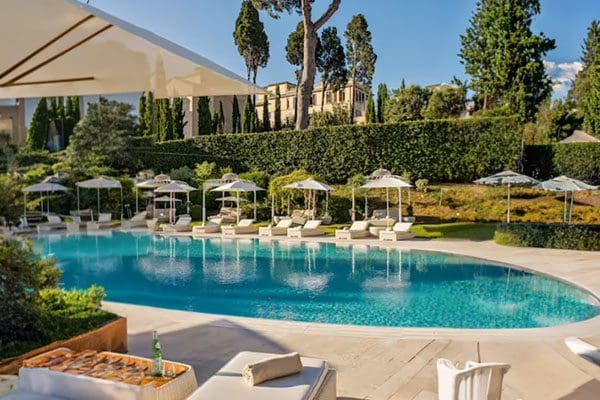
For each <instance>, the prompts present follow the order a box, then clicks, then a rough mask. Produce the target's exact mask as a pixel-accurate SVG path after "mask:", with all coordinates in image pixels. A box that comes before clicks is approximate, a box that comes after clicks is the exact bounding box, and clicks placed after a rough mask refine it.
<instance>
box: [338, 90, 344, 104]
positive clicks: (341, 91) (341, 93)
mask: <svg viewBox="0 0 600 400" xmlns="http://www.w3.org/2000/svg"><path fill="white" fill-rule="evenodd" d="M339 95H340V96H339V98H340V103H343V102H345V101H346V91H345V90H343V89H342V90H340V93H339Z"/></svg>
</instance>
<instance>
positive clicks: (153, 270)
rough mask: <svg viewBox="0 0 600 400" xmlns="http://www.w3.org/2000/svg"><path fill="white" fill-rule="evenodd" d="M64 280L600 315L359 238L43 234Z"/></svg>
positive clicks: (274, 310) (166, 303)
mask: <svg viewBox="0 0 600 400" xmlns="http://www.w3.org/2000/svg"><path fill="white" fill-rule="evenodd" d="M34 246H35V248H36V249H37V250H38V251H39V252H41V253H42V254H44V255H47V256H51V257H55V258H56V259H57V260H59V265H60V267H61V269H62V270H63V276H62V283H63V285H64V286H65V287H66V288H85V287H88V286H90V285H92V284H98V285H101V286H104V288H105V289H106V292H107V295H108V296H107V299H108V300H110V301H117V302H124V303H131V304H141V305H149V306H156V307H163V308H171V309H180V310H190V311H198V312H205V313H214V314H224V315H235V316H244V317H256V318H268V319H278V320H293V321H307V322H323V323H333V324H354V325H370V326H394V327H449V328H482V329H487V328H532V327H547V326H554V325H560V324H566V323H570V322H576V321H581V320H584V319H588V318H591V317H594V316H596V315H598V314H599V313H600V308H599V307H598V305H597V304H598V303H597V302H596V301H595V299H593V298H592V297H591V295H589V294H588V293H586V292H584V291H582V290H579V289H578V288H575V287H573V286H570V285H567V284H565V283H563V282H560V281H557V280H555V279H552V278H549V277H546V276H541V275H535V274H531V273H528V272H524V271H521V270H518V269H514V268H511V267H508V266H502V265H498V264H493V263H490V262H487V261H482V260H479V259H474V258H468V257H463V256H457V255H451V254H445V253H434V252H424V251H415V250H410V251H407V250H402V251H400V250H399V249H394V248H390V249H385V248H374V247H367V246H362V245H355V246H349V245H346V246H339V245H336V244H334V243H300V242H296V241H285V240H282V241H259V240H253V239H239V240H235V239H221V238H206V239H192V238H187V237H179V238H176V237H168V238H165V237H160V236H155V235H150V234H143V233H123V232H112V233H110V232H109V233H105V234H101V235H86V234H81V235H47V236H38V237H35V238H34Z"/></svg>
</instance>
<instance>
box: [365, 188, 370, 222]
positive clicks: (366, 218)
mask: <svg viewBox="0 0 600 400" xmlns="http://www.w3.org/2000/svg"><path fill="white" fill-rule="evenodd" d="M368 200H369V198H368V197H367V193H366V192H365V221H366V220H368V219H369V204H368Z"/></svg>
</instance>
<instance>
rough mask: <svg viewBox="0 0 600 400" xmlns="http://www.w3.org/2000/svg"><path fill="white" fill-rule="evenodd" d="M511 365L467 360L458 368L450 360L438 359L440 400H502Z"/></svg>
mask: <svg viewBox="0 0 600 400" xmlns="http://www.w3.org/2000/svg"><path fill="white" fill-rule="evenodd" d="M509 369H510V365H508V364H503V363H476V362H474V361H467V363H466V366H465V369H458V368H457V367H456V366H455V365H454V364H453V363H452V361H450V360H446V359H439V360H438V361H437V373H438V399H439V400H501V397H502V381H503V379H504V374H506V373H507V372H508V370H509Z"/></svg>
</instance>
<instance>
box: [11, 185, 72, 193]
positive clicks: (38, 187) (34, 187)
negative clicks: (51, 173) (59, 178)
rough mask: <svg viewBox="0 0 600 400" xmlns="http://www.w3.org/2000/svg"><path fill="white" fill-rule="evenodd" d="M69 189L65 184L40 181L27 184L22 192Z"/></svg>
mask: <svg viewBox="0 0 600 400" xmlns="http://www.w3.org/2000/svg"><path fill="white" fill-rule="evenodd" d="M67 190H69V189H68V188H66V187H65V186H63V185H61V184H58V183H51V182H42V183H38V184H36V185H31V186H27V187H26V188H24V189H23V190H21V191H22V192H24V193H34V192H35V193H40V192H42V193H47V192H65V191H67Z"/></svg>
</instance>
